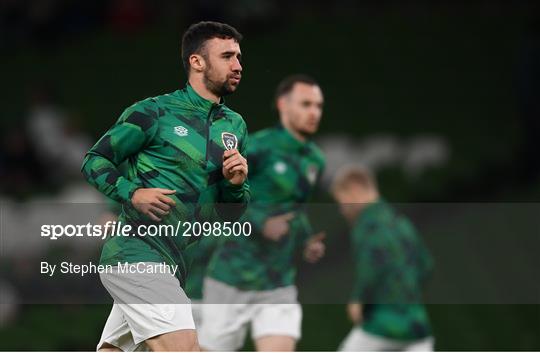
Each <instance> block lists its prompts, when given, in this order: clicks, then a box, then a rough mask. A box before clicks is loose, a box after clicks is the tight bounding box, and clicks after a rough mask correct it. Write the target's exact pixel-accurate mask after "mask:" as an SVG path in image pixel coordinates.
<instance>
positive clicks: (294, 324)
mask: <svg viewBox="0 0 540 353" xmlns="http://www.w3.org/2000/svg"><path fill="white" fill-rule="evenodd" d="M301 326H302V307H301V306H300V304H259V305H258V310H257V312H256V314H255V315H254V317H253V320H252V325H251V329H252V337H253V340H254V341H255V342H256V343H258V344H262V345H265V346H266V345H267V343H269V344H271V345H276V347H277V346H279V347H277V348H276V350H282V348H281V347H284V346H287V348H290V347H292V349H294V346H295V344H296V342H297V341H298V340H299V339H300V337H301ZM291 344H292V346H291ZM286 350H287V349H286ZM288 350H291V349H288Z"/></svg>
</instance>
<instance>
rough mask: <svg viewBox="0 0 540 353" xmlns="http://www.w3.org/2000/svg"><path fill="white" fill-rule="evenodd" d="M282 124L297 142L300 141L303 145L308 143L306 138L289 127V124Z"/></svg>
mask: <svg viewBox="0 0 540 353" xmlns="http://www.w3.org/2000/svg"><path fill="white" fill-rule="evenodd" d="M281 124H282V125H283V127H284V128H285V130H287V131H288V132H289V134H291V135H292V137H294V139H295V140H298V141H300V142H302V143H304V142H306V141H307V137H306V136H304V135H302V134H301V133H299V132H298V131H296V130H295V129H293V128H291V127H290V126H287V124H284V123H283V122H282V123H281Z"/></svg>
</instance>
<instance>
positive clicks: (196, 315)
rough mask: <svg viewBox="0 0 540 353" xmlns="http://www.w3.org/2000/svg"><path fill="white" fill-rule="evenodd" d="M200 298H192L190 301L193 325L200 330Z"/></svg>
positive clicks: (201, 305)
mask: <svg viewBox="0 0 540 353" xmlns="http://www.w3.org/2000/svg"><path fill="white" fill-rule="evenodd" d="M202 307H203V304H202V300H192V301H191V313H192V315H193V322H195V327H196V328H197V330H200V328H201V323H202Z"/></svg>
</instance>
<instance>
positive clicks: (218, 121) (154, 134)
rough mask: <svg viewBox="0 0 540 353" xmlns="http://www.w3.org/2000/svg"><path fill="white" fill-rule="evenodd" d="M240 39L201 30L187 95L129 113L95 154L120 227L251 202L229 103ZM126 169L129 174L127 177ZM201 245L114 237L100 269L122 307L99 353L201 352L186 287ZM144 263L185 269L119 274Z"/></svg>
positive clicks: (89, 158) (97, 177)
mask: <svg viewBox="0 0 540 353" xmlns="http://www.w3.org/2000/svg"><path fill="white" fill-rule="evenodd" d="M240 40H241V35H240V34H239V33H238V32H237V31H236V30H235V29H234V28H232V27H231V26H228V25H226V24H221V23H216V22H200V23H198V24H195V25H192V26H191V27H190V28H189V29H188V30H187V31H186V32H185V33H184V36H183V39H182V61H183V64H184V68H185V69H186V72H187V74H188V84H187V85H186V87H185V88H183V89H181V90H177V91H175V92H171V93H168V94H164V95H161V96H157V97H154V98H147V99H145V100H143V101H140V102H137V103H135V104H134V105H132V106H131V107H129V108H127V109H126V110H125V111H124V113H123V114H122V115H121V116H120V118H119V119H118V121H117V122H116V124H115V125H114V126H113V127H112V128H110V129H109V131H107V132H106V133H105V135H104V136H103V137H102V138H101V139H100V140H99V141H98V142H97V143H96V145H95V146H94V147H92V149H91V150H90V151H89V152H88V154H87V155H86V158H85V160H84V164H83V173H84V175H85V177H86V178H87V180H88V181H89V182H90V183H91V184H92V185H94V186H95V187H96V188H97V189H98V190H99V191H101V192H102V193H104V194H105V195H106V196H108V197H110V198H112V199H113V200H116V201H118V202H120V203H122V204H123V209H122V212H121V214H120V216H119V220H121V221H123V222H124V224H130V225H132V226H133V228H134V229H140V228H137V227H138V226H140V225H146V226H147V225H151V224H160V225H163V224H165V225H167V224H171V225H176V224H177V222H178V221H183V222H186V221H187V222H189V221H199V220H207V219H219V218H220V215H221V213H219V212H218V211H219V210H220V209H223V208H216V207H215V204H216V203H218V202H220V203H237V204H245V203H247V202H248V200H249V187H248V185H247V181H246V178H247V173H248V169H247V162H246V159H245V158H244V157H242V154H244V153H245V148H246V143H247V129H246V124H245V122H244V120H243V119H242V117H241V116H240V115H239V114H237V113H235V112H233V111H232V110H230V109H229V108H227V107H226V106H225V105H224V103H223V98H222V97H223V96H225V95H227V94H230V93H232V92H234V91H235V90H236V88H237V87H238V84H239V83H240V78H241V72H242V66H241V64H240V58H241V52H240V46H239V42H240ZM124 161H127V169H128V170H127V173H125V174H123V173H120V172H119V169H118V166H119V165H120V164H121V163H123V162H124ZM234 208H235V209H237V208H238V207H234ZM183 231H184V229H180V233H183ZM194 240H195V238H193V237H191V238H190V237H183V236H154V237H152V236H144V234H141V233H140V232H139V231H135V236H129V237H123V236H111V237H109V238H108V239H107V241H106V243H105V245H104V247H103V251H102V254H101V260H100V263H101V264H102V265H112V266H116V267H114V268H115V272H114V273H108V274H101V280H102V282H103V284H104V285H105V287H106V289H107V290H108V291H109V293H110V294H111V296H112V297H113V298H114V300H115V304H114V305H113V309H112V311H111V314H110V316H109V319H108V320H107V323H106V325H105V328H104V330H103V334H102V338H101V341H100V343H99V345H98V349H113V350H118V349H122V350H124V351H130V350H134V349H140V348H145V347H141V346H142V345H146V346H147V347H146V348H150V349H151V350H154V351H156V350H157V351H163V350H175V351H186V350H196V349H198V342H197V335H196V333H195V327H194V324H193V318H192V316H191V308H190V305H189V299H188V298H187V296H186V295H185V293H184V291H183V289H182V287H183V284H184V281H185V276H186V272H187V268H188V264H187V263H188V262H189V261H188V259H186V258H185V256H184V254H185V252H186V248H187V247H188V246H189V243H191V242H193V241H194ZM141 262H142V263H145V264H150V265H152V264H155V265H158V264H166V265H169V266H178V271H177V272H176V273H174V275H171V274H169V273H154V274H152V273H135V274H122V273H120V271H119V268H118V266H117V265H118V264H119V263H141ZM155 268H158V267H157V266H156V267H155Z"/></svg>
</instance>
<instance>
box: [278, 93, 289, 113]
mask: <svg viewBox="0 0 540 353" xmlns="http://www.w3.org/2000/svg"><path fill="white" fill-rule="evenodd" d="M286 101H287V99H286V98H285V95H282V96H280V97H279V98H278V99H277V101H276V108H277V110H278V111H279V112H282V111H283V110H284V109H285V104H286Z"/></svg>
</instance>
